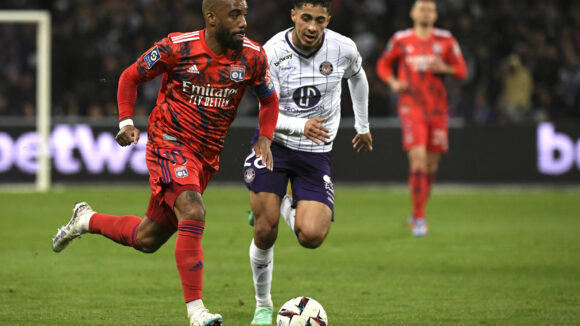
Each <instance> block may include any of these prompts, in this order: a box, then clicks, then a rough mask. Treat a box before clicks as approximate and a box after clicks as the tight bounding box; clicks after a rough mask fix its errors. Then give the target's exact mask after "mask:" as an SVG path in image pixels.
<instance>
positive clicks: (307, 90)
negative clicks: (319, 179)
mask: <svg viewBox="0 0 580 326" xmlns="http://www.w3.org/2000/svg"><path fill="white" fill-rule="evenodd" d="M292 31H293V28H290V29H287V30H285V31H282V32H280V33H278V34H276V35H274V36H273V37H272V38H271V39H270V40H269V41H268V42H267V43H266V44H264V49H265V50H266V53H267V55H268V61H269V65H270V72H271V78H272V82H273V84H274V86H275V88H276V92H277V93H278V96H279V99H280V101H279V102H280V111H279V114H283V115H286V116H290V117H299V118H307V119H310V118H315V117H320V118H325V119H326V121H324V123H323V125H324V126H325V127H326V128H328V130H329V135H330V140H329V141H328V143H326V144H321V145H317V144H316V143H314V142H313V141H311V140H310V139H308V138H306V137H305V136H300V135H288V134H284V133H281V132H278V131H276V132H274V139H273V140H274V141H275V142H277V143H279V144H282V145H284V146H286V147H288V148H291V149H294V150H299V151H304V152H328V151H330V150H332V141H333V140H334V138H335V137H336V133H337V131H338V126H339V123H340V96H341V89H342V88H341V83H342V79H343V78H346V79H348V78H350V77H351V76H353V75H355V74H357V73H358V72H359V71H360V69H362V67H361V64H362V59H361V56H360V54H359V52H358V50H357V48H356V45H355V43H354V42H353V41H352V40H351V39H349V38H348V37H345V36H343V35H341V34H338V33H336V32H334V31H331V30H328V29H326V30H325V31H324V36H323V40H322V45H321V46H320V48H319V49H318V50H317V51H316V52H314V53H310V54H308V55H305V54H304V53H302V52H301V51H300V50H299V49H297V48H296V47H294V45H293V44H292V41H291V39H292Z"/></svg>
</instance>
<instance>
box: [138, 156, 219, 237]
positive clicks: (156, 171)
mask: <svg viewBox="0 0 580 326" xmlns="http://www.w3.org/2000/svg"><path fill="white" fill-rule="evenodd" d="M146 152H147V154H146V160H147V168H148V169H149V184H150V185H151V198H150V199H149V207H148V208H147V212H146V213H145V216H147V217H148V218H150V219H152V220H153V221H155V222H156V223H157V224H159V225H161V226H163V227H165V228H167V229H168V230H171V231H174V232H175V231H177V217H176V216H175V212H174V211H173V205H174V204H175V200H176V199H177V197H178V196H179V195H180V194H181V193H182V192H184V191H186V190H193V191H196V192H199V193H200V194H203V191H204V190H205V188H206V187H207V184H208V182H209V180H210V179H211V177H212V176H213V174H214V173H215V172H214V170H213V169H211V168H209V167H207V166H204V164H203V163H201V162H200V161H199V159H198V158H197V157H195V155H194V154H193V153H191V152H189V151H184V150H182V149H176V148H162V149H160V148H153V149H150V148H148V149H147V151H146Z"/></svg>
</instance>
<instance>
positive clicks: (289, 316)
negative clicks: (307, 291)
mask: <svg viewBox="0 0 580 326" xmlns="http://www.w3.org/2000/svg"><path fill="white" fill-rule="evenodd" d="M276 325H277V326H328V317H326V312H325V311H324V308H322V305H321V304H320V303H318V301H316V300H314V299H312V298H308V297H296V298H294V299H290V300H288V301H287V302H286V303H285V304H284V305H283V306H282V308H280V311H279V312H278V317H277V318H276Z"/></svg>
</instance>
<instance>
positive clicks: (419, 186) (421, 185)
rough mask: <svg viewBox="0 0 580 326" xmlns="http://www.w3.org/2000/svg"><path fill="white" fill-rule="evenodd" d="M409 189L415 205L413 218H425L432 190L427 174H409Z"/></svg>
mask: <svg viewBox="0 0 580 326" xmlns="http://www.w3.org/2000/svg"><path fill="white" fill-rule="evenodd" d="M409 189H410V191H411V202H412V203H413V213H412V214H413V217H415V218H424V217H425V205H426V203H427V197H428V196H429V189H430V187H429V182H428V180H427V174H425V173H423V172H411V173H410V174H409Z"/></svg>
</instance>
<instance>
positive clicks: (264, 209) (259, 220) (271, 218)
mask: <svg viewBox="0 0 580 326" xmlns="http://www.w3.org/2000/svg"><path fill="white" fill-rule="evenodd" d="M280 201H281V199H280V196H278V195H277V194H275V193H271V192H253V191H250V206H251V208H252V212H253V213H254V227H255V228H263V227H264V228H265V227H267V228H272V227H274V226H276V225H278V220H279V218H280Z"/></svg>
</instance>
